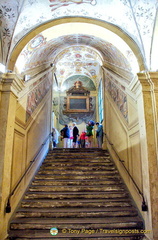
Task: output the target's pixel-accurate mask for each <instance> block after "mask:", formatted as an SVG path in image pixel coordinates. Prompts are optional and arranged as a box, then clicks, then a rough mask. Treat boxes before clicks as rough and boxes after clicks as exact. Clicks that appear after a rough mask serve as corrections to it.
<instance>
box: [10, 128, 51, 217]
mask: <svg viewBox="0 0 158 240" xmlns="http://www.w3.org/2000/svg"><path fill="white" fill-rule="evenodd" d="M50 135H51V133H50V134H49V135H48V136H47V137H46V139H45V140H44V142H43V143H42V145H41V147H40V149H39V150H38V152H37V154H36V156H35V157H34V158H33V160H32V161H31V163H30V165H29V166H28V168H27V169H26V171H25V172H24V174H23V175H22V176H21V178H20V180H19V181H18V182H17V184H16V185H15V187H14V188H13V190H12V191H11V192H10V194H9V196H8V201H7V206H6V209H5V212H6V213H10V212H11V205H10V199H11V197H12V196H13V194H14V192H15V191H16V189H17V188H18V186H19V184H20V183H21V181H22V180H23V178H24V177H25V175H26V173H27V172H28V171H29V169H30V168H31V167H32V165H33V163H34V162H35V160H36V158H37V156H38V154H39V153H40V152H41V150H42V148H43V146H44V145H45V144H46V142H47V141H48V139H49V137H50Z"/></svg>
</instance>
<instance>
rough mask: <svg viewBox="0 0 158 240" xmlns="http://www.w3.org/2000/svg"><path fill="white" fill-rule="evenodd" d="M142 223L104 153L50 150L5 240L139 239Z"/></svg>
mask: <svg viewBox="0 0 158 240" xmlns="http://www.w3.org/2000/svg"><path fill="white" fill-rule="evenodd" d="M141 229H143V221H142V219H141V217H140V216H139V214H138V211H137V209H136V207H135V205H134V204H133V201H132V199H131V198H130V196H129V193H128V191H127V189H126V187H125V185H124V183H123V181H122V179H121V177H120V175H119V173H118V171H117V169H116V167H115V165H114V163H113V161H112V160H111V159H110V156H109V154H108V152H107V151H104V150H99V149H54V150H53V151H52V150H51V151H50V152H49V153H48V155H47V157H46V159H45V161H44V162H43V164H42V166H41V167H40V169H39V171H38V173H37V175H36V176H35V178H34V180H33V182H32V184H31V185H30V187H29V189H28V190H27V192H26V194H25V196H24V198H23V200H22V202H21V204H20V207H19V209H18V210H17V212H16V213H15V215H14V218H13V219H12V221H11V223H10V229H9V233H8V236H9V237H8V239H18V240H20V239H21V240H22V239H23V240H24V239H31V240H32V239H35V240H44V239H57V240H60V239H62V240H77V239H80V240H82V239H84V240H86V239H88V240H90V239H96V240H101V239H106V240H116V239H117V240H123V239H124V240H131V239H142V238H143V236H142V235H141V233H140V230H141Z"/></svg>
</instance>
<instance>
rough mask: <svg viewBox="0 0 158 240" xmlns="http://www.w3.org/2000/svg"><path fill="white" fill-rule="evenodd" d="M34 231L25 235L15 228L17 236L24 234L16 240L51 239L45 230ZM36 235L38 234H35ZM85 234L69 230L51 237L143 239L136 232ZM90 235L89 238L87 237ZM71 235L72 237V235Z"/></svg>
mask: <svg viewBox="0 0 158 240" xmlns="http://www.w3.org/2000/svg"><path fill="white" fill-rule="evenodd" d="M34 233H35V232H34V231H33V232H32V231H29V230H28V231H27V233H25V236H24V235H23V233H21V231H19V230H17V231H16V234H17V236H19V235H20V234H21V235H22V236H24V237H16V240H30V239H31V238H30V236H33V239H35V240H43V237H44V239H45V240H47V239H48V240H49V239H52V236H51V237H50V233H48V231H45V230H41V231H40V234H36V233H35V234H36V236H35V235H34ZM37 235H38V236H37ZM86 235H87V237H85V235H84V234H82V235H81V234H80V236H79V237H78V235H77V236H76V235H75V236H74V234H72V233H71V232H70V233H67V234H62V233H61V234H60V233H59V234H58V235H57V238H56V237H54V236H53V238H54V239H56V240H60V239H61V240H78V239H79V240H90V239H91V240H104V239H105V240H141V239H143V235H142V234H137V236H135V237H134V236H133V234H128V236H127V234H126V235H124V234H121V236H118V234H115V236H114V234H111V233H110V234H106V236H105V233H104V235H103V234H97V236H96V233H95V234H90V233H89V234H86ZM89 235H90V238H89V237H88V236H89ZM41 236H43V237H41ZM66 236H67V237H66ZM72 236H73V237H72ZM31 240H32V239H31Z"/></svg>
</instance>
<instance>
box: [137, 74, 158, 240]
mask: <svg viewBox="0 0 158 240" xmlns="http://www.w3.org/2000/svg"><path fill="white" fill-rule="evenodd" d="M138 79H139V81H140V83H141V86H142V99H140V98H139V100H138V101H139V102H138V105H139V106H140V104H142V106H143V108H144V109H142V114H141V111H139V122H140V141H141V151H142V165H143V166H142V169H143V178H144V179H143V184H144V193H145V195H146V196H147V189H148V196H150V198H149V199H148V202H147V204H148V206H149V209H148V213H147V214H149V215H147V216H145V217H146V222H148V221H151V227H152V231H153V239H158V230H157V229H158V118H157V117H158V72H144V73H138ZM139 110H140V108H139ZM142 118H144V119H142ZM149 225H150V224H149ZM146 229H147V228H146ZM148 230H150V229H148Z"/></svg>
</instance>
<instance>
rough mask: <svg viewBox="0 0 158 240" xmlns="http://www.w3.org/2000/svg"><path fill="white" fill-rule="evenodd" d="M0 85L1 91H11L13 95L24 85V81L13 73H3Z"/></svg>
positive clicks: (16, 94)
mask: <svg viewBox="0 0 158 240" xmlns="http://www.w3.org/2000/svg"><path fill="white" fill-rule="evenodd" d="M0 85H1V87H0V89H1V92H12V93H13V94H14V95H15V96H18V94H19V92H21V91H22V90H23V89H24V87H25V85H24V82H23V81H22V80H21V79H20V78H19V77H18V76H17V75H16V74H14V73H6V74H3V75H2V78H1V82H0Z"/></svg>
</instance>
